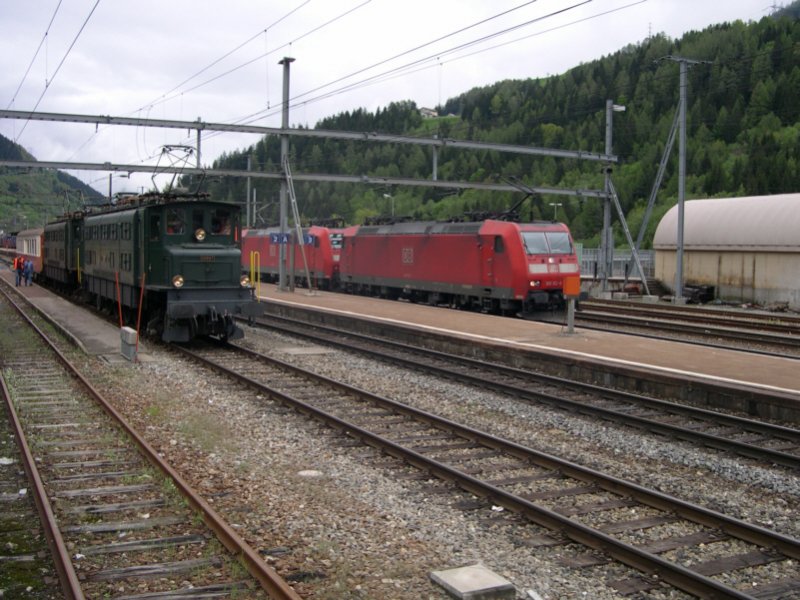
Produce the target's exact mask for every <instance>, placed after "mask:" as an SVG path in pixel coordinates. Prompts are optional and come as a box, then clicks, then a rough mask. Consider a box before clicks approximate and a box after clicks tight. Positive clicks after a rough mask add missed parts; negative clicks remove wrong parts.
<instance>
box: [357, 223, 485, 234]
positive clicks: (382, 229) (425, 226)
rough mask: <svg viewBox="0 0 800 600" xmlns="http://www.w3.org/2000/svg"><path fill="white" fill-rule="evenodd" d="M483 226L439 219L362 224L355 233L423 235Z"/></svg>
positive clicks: (465, 231)
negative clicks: (444, 221)
mask: <svg viewBox="0 0 800 600" xmlns="http://www.w3.org/2000/svg"><path fill="white" fill-rule="evenodd" d="M482 226H483V223H482V222H478V223H442V222H439V221H416V222H401V223H394V224H391V225H362V226H361V227H359V228H358V232H357V233H356V235H387V234H390V233H391V234H408V235H414V234H418V235H423V234H430V233H477V232H478V231H480V229H481V227H482Z"/></svg>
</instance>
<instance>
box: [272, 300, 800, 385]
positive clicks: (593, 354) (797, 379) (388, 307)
mask: <svg viewBox="0 0 800 600" xmlns="http://www.w3.org/2000/svg"><path fill="white" fill-rule="evenodd" d="M261 297H262V299H263V300H264V301H266V302H275V303H285V304H296V305H303V306H308V307H313V308H314V309H316V310H322V311H330V312H334V313H341V314H348V315H354V316H358V317H361V318H365V319H374V320H382V321H386V322H396V323H413V324H414V325H415V326H418V327H423V328H426V329H428V330H430V331H433V332H437V331H438V332H443V333H447V334H449V335H455V336H460V337H463V338H464V339H465V340H467V341H469V340H476V341H482V342H489V343H493V344H504V345H509V346H514V347H518V348H521V349H524V348H528V349H532V350H538V351H545V352H547V353H549V354H554V355H561V356H564V357H565V358H575V359H582V358H586V359H597V360H603V361H607V362H613V363H616V364H619V365H621V366H630V367H640V368H646V369H649V370H654V371H657V372H658V371H660V372H662V373H665V374H668V375H671V376H678V377H681V376H686V377H700V378H703V379H706V380H709V381H712V382H718V383H731V384H739V385H743V386H749V387H752V388H755V389H759V390H764V391H769V392H779V393H784V394H790V395H796V396H797V397H798V400H800V376H798V367H800V361H798V360H797V359H794V358H781V357H771V356H761V355H756V354H752V353H748V352H744V351H737V350H724V349H716V348H707V347H702V346H697V345H694V344H689V343H682V342H674V341H668V340H653V339H649V338H643V337H636V336H630V335H623V334H617V333H609V332H604V331H592V330H585V329H581V328H576V330H575V333H574V334H568V333H566V327H565V326H559V325H553V324H550V323H539V322H536V321H527V320H522V319H514V318H510V317H499V316H493V315H485V314H479V313H472V312H466V311H459V310H453V309H448V308H437V307H431V306H425V305H421V304H411V303H409V302H401V301H391V300H381V299H377V298H367V297H364V296H350V295H347V294H336V293H331V292H315V293H314V294H313V295H312V294H309V293H308V291H307V290H305V289H297V290H296V291H295V292H288V291H279V290H277V288H276V287H275V286H273V285H269V286H266V285H265V286H262V288H261Z"/></svg>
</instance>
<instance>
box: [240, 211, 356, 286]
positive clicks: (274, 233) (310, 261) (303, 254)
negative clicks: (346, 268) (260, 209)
mask: <svg viewBox="0 0 800 600" xmlns="http://www.w3.org/2000/svg"><path fill="white" fill-rule="evenodd" d="M302 233H303V240H302V243H294V236H293V235H292V234H293V232H291V231H290V232H287V233H284V234H283V235H282V234H281V233H280V229H279V228H277V227H269V228H266V229H247V230H245V231H244V232H243V234H242V269H243V270H244V271H245V272H250V271H251V270H252V271H253V272H255V271H258V272H259V273H260V275H261V279H262V280H263V281H269V282H277V281H278V273H279V265H280V248H281V246H282V245H283V246H284V247H286V248H287V249H290V248H292V249H294V257H292V255H291V250H287V253H286V254H287V257H288V258H287V265H286V272H287V276H288V277H289V278H294V280H295V281H296V282H297V283H298V285H306V281H305V280H306V271H305V269H306V265H307V266H308V271H309V275H310V277H311V280H312V286H314V287H317V288H319V289H329V288H330V286H331V281H332V280H333V279H334V278H335V274H336V271H337V270H338V269H337V267H338V258H339V256H338V254H339V252H338V249H335V248H334V245H338V246H339V247H340V246H341V244H340V243H338V242H339V241H340V239H341V237H340V236H339V237H338V239H337V238H336V235H335V234H336V230H331V229H328V228H326V227H318V226H311V227H306V228H304V229H303V230H302ZM332 238H334V239H333V241H332Z"/></svg>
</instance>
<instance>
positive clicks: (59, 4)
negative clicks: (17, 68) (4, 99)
mask: <svg viewBox="0 0 800 600" xmlns="http://www.w3.org/2000/svg"><path fill="white" fill-rule="evenodd" d="M61 2H62V0H58V4H57V5H56V9H55V10H54V11H53V16H52V17H50V22H49V23H48V24H47V29H45V30H44V35H43V36H42V40H41V41H40V42H39V46H38V47H37V48H36V52H34V53H33V58H31V62H30V64H28V68H27V69H25V74H24V75H23V76H22V80H21V81H20V82H19V85H18V86H17V89H16V90H15V91H14V94H13V95H12V96H11V100H9V102H8V106H6V110H8V109H9V108H11V107H12V106H13V105H14V101H15V100H16V99H17V94H19V91H20V90H21V89H22V86H23V85H24V83H25V80H26V79H27V78H28V74H30V72H31V68H33V63H34V62H36V57H37V56H39V51H40V50H41V49H42V46H43V45H44V42H45V40H46V39H47V36H48V34H49V33H50V28H51V27H52V26H53V21H55V20H56V15H57V14H58V9H59V8H61Z"/></svg>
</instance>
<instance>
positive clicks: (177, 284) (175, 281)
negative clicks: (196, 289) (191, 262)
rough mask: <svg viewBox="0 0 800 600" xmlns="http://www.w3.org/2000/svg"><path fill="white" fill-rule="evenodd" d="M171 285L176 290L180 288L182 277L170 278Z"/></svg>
mask: <svg viewBox="0 0 800 600" xmlns="http://www.w3.org/2000/svg"><path fill="white" fill-rule="evenodd" d="M172 285H174V286H175V287H176V288H182V287H183V275H175V277H173V278H172Z"/></svg>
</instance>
